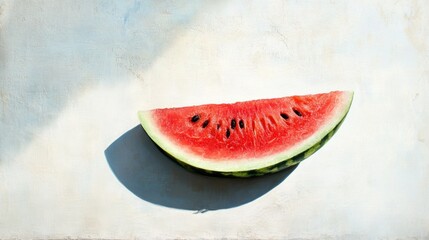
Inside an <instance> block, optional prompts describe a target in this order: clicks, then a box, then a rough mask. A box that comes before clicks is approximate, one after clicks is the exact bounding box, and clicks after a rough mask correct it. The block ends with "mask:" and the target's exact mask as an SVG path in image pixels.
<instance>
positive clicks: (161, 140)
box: [138, 92, 354, 178]
mask: <svg viewBox="0 0 429 240" xmlns="http://www.w3.org/2000/svg"><path fill="white" fill-rule="evenodd" d="M353 95H354V94H353V92H344V96H343V97H344V99H343V101H342V103H343V105H342V106H340V109H339V110H337V112H336V113H334V115H335V114H336V115H335V116H334V117H333V118H332V121H331V122H329V123H326V124H325V125H324V127H322V128H321V129H320V130H319V132H318V134H315V135H313V136H312V137H311V138H309V139H307V141H306V142H304V143H303V144H301V145H298V146H297V147H295V149H292V150H289V151H285V152H282V153H280V154H277V155H276V156H274V157H273V156H269V158H270V162H269V163H271V164H266V163H265V164H261V165H259V166H255V164H253V165H252V166H251V167H248V166H246V165H243V164H241V165H240V164H237V167H235V168H233V169H231V168H230V167H228V166H225V167H223V166H220V168H221V169H219V167H216V168H217V169H215V168H214V167H212V166H209V167H207V166H204V165H203V164H201V163H200V164H195V163H194V162H191V161H190V159H192V158H193V157H195V156H192V154H189V155H188V154H187V153H185V152H183V151H182V149H180V146H176V145H174V144H173V143H171V142H170V141H169V139H167V138H165V137H164V136H163V135H162V134H160V133H159V132H158V130H157V129H156V126H155V125H154V124H153V122H152V121H151V116H150V111H141V112H139V114H138V115H139V119H140V122H141V125H142V126H143V128H144V129H145V131H146V132H147V134H148V135H149V137H150V138H151V139H152V140H153V141H154V142H155V144H157V145H158V147H160V148H161V150H163V151H164V152H165V153H166V154H167V155H169V156H170V157H171V158H172V159H174V160H175V161H176V162H177V163H178V164H180V165H181V166H183V167H184V168H186V169H188V170H191V171H194V172H199V173H203V174H207V175H214V176H225V177H240V178H246V177H253V176H261V175H265V174H269V173H275V172H278V171H281V170H283V169H285V168H288V167H291V166H294V165H296V164H298V163H300V162H301V161H303V160H304V159H306V158H308V157H309V156H311V155H312V154H314V153H315V152H316V151H317V150H319V149H320V148H321V147H322V146H323V145H324V144H325V143H326V142H327V141H328V140H329V139H330V138H331V137H332V136H333V135H334V134H335V132H336V131H337V130H338V128H339V127H340V126H341V124H342V122H343V121H344V119H345V117H346V115H347V113H348V112H349V109H350V106H351V103H352V101H353ZM240 168H241V169H240Z"/></svg>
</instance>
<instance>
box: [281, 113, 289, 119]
mask: <svg viewBox="0 0 429 240" xmlns="http://www.w3.org/2000/svg"><path fill="white" fill-rule="evenodd" d="M280 116H282V118H283V119H285V120H287V119H288V118H289V116H288V115H287V114H286V113H280Z"/></svg>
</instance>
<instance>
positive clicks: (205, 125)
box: [201, 119, 210, 128]
mask: <svg viewBox="0 0 429 240" xmlns="http://www.w3.org/2000/svg"><path fill="white" fill-rule="evenodd" d="M209 122H210V120H208V119H207V120H205V121H204V122H203V125H201V127H203V128H205V127H207V125H209Z"/></svg>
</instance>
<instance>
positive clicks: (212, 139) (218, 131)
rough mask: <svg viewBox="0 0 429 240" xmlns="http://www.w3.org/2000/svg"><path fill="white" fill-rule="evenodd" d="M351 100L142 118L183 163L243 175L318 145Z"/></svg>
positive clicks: (286, 100) (328, 97)
mask: <svg viewBox="0 0 429 240" xmlns="http://www.w3.org/2000/svg"><path fill="white" fill-rule="evenodd" d="M352 98H353V93H351V92H343V91H335V92H330V93H322V94H314V95H305V96H290V97H283V98H273V99H261V100H253V101H245V102H237V103H232V104H207V105H199V106H189V107H179V108H164V109H154V110H149V111H144V112H140V113H139V116H140V120H141V122H142V125H143V127H144V128H145V130H146V131H147V132H148V134H149V136H150V137H151V138H152V139H153V140H154V141H155V142H156V143H157V144H158V145H159V146H160V147H161V148H162V149H163V150H164V151H166V152H167V153H169V154H170V155H171V156H173V157H174V158H176V159H177V160H179V161H180V163H182V164H185V165H190V166H191V167H194V168H198V169H203V170H206V172H207V171H209V172H210V171H215V172H229V173H233V172H241V173H243V172H245V171H250V170H258V169H262V168H266V167H270V166H274V165H277V164H279V163H281V162H283V161H285V160H288V159H290V158H293V157H294V156H296V155H298V154H299V153H302V152H304V151H306V150H308V149H310V148H311V147H312V146H313V145H315V144H317V143H319V142H320V141H321V140H322V139H323V138H324V137H325V136H326V135H327V134H329V133H330V132H331V131H333V130H334V128H335V127H336V126H337V125H339V124H340V122H341V121H342V120H343V118H344V117H345V115H346V114H347V112H348V110H349V107H350V104H351V101H352ZM335 130H336V129H335ZM232 175H233V174H232Z"/></svg>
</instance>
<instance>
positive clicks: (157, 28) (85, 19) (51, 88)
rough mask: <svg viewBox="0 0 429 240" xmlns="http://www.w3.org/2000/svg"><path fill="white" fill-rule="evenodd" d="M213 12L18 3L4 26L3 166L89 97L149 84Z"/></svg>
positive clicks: (181, 4) (159, 4) (151, 2)
mask: <svg viewBox="0 0 429 240" xmlns="http://www.w3.org/2000/svg"><path fill="white" fill-rule="evenodd" d="M206 6H207V2H205V1H204V2H203V1H198V0H190V1H157V0H129V1H104V0H103V1H44V2H38V1H36V2H19V1H17V2H14V4H12V5H11V7H10V9H8V11H9V13H10V14H9V15H10V16H9V20H8V21H7V22H6V23H4V26H2V27H1V28H0V132H1V134H2V137H1V138H0V162H2V161H3V160H6V159H12V158H13V157H14V155H15V154H16V153H18V152H19V150H20V149H21V148H22V147H25V146H26V144H29V143H31V141H32V140H33V138H34V136H37V134H38V133H39V130H40V129H41V128H43V127H45V126H46V125H48V124H49V123H50V122H51V121H53V120H54V119H56V118H57V116H58V114H59V113H60V112H61V111H62V109H63V108H64V107H65V106H67V104H68V103H69V102H70V100H72V99H74V98H76V97H77V96H79V95H80V94H81V93H82V92H86V91H88V89H91V88H92V87H98V86H100V85H105V84H116V83H120V82H123V81H127V80H130V79H139V80H140V81H141V82H142V84H143V81H144V79H143V77H142V76H140V75H139V74H137V73H139V72H141V71H143V70H144V69H147V68H148V67H150V66H151V64H152V63H153V62H154V61H155V59H156V58H157V57H158V56H160V55H161V54H162V53H163V52H164V50H165V49H166V48H168V46H169V45H170V44H171V43H172V42H174V39H176V37H177V36H180V34H181V33H182V32H183V31H184V30H186V28H187V26H188V25H189V24H190V23H191V22H192V21H193V20H194V18H195V16H196V15H197V14H198V13H199V12H200V10H201V9H204V8H205V7H206ZM29 33H31V34H30V35H31V36H29ZM94 108H97V106H94Z"/></svg>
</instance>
